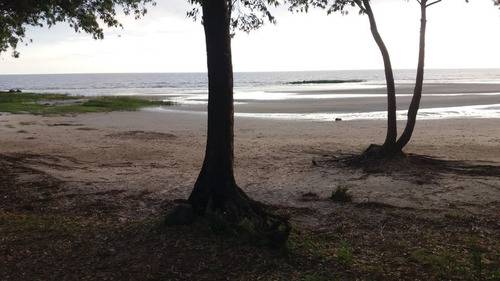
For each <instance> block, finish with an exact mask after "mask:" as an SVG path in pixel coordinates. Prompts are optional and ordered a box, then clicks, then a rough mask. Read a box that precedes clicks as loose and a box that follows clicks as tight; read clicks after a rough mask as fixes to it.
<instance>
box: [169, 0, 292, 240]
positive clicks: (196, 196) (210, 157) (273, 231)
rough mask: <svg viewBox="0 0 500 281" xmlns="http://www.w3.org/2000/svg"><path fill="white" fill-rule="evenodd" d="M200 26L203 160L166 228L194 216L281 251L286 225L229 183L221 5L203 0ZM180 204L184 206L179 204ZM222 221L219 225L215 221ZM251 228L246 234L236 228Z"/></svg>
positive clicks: (225, 24) (225, 31) (226, 44)
mask: <svg viewBox="0 0 500 281" xmlns="http://www.w3.org/2000/svg"><path fill="white" fill-rule="evenodd" d="M201 5H202V10H203V26H204V28H205V41H206V46H207V66H208V131H207V144H206V150H205V159H204V161H203V167H202V168H201V172H200V174H199V175H198V179H197V180H196V183H195V185H194V188H193V191H192V192H191V194H190V196H189V198H188V200H187V201H188V203H189V204H181V205H178V206H177V207H176V208H174V209H173V210H172V211H171V212H170V213H169V214H167V217H166V218H165V223H166V224H167V225H177V224H189V223H191V222H193V220H194V218H195V216H196V215H207V217H208V218H209V219H211V220H212V222H216V223H217V224H221V223H223V224H226V225H225V226H230V227H232V228H233V229H235V230H236V231H238V232H240V231H246V232H248V233H251V234H252V235H254V236H255V235H257V236H259V239H260V240H261V243H264V244H267V245H269V246H272V247H281V246H283V244H284V243H285V241H286V240H287V238H288V235H289V234H290V231H291V229H292V228H291V225H290V223H289V222H288V219H287V218H285V217H281V216H278V215H274V214H271V213H268V212H267V211H265V210H264V209H263V206H262V204H260V203H258V202H256V201H254V200H252V199H250V198H249V197H248V196H247V195H246V194H245V193H244V192H243V190H241V189H240V188H239V187H238V186H237V185H236V181H235V178H234V171H233V162H234V153H233V151H234V150H233V144H234V130H233V128H234V106H233V67H232V58H231V37H230V33H229V32H230V20H231V19H230V16H231V10H230V7H228V1H227V0H204V1H202V3H201ZM182 201H183V202H184V200H182ZM221 217H222V220H221V219H220V218H221ZM244 219H249V220H251V221H252V222H253V226H252V228H253V229H251V230H250V231H248V230H247V229H246V228H245V227H244V226H241V225H238V222H241V221H242V220H244Z"/></svg>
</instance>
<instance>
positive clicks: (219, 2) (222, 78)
mask: <svg viewBox="0 0 500 281" xmlns="http://www.w3.org/2000/svg"><path fill="white" fill-rule="evenodd" d="M202 10H203V26H204V29H205V41H206V49H207V66H208V131H207V143H206V150H205V159H204V161H203V167H202V169H201V172H200V174H199V176H198V179H197V181H196V183H195V185H194V188H193V191H192V192H191V195H190V196H189V199H188V201H189V203H190V204H191V205H192V206H193V209H194V211H195V212H196V213H198V214H205V213H206V212H207V211H209V212H220V213H225V214H228V215H229V216H232V218H231V219H233V220H238V219H240V217H241V214H242V213H244V212H245V211H247V210H248V209H249V208H250V207H249V203H248V201H249V200H248V197H247V196H246V195H245V194H244V193H243V191H242V190H241V189H240V188H239V187H238V186H237V185H236V181H235V178H234V173H233V162H234V154H233V140H234V135H233V127H234V107H233V68H232V58H231V37H230V33H229V30H230V29H229V24H230V11H229V8H228V6H227V0H206V1H203V4H202Z"/></svg>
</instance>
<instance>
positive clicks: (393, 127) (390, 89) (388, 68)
mask: <svg viewBox="0 0 500 281" xmlns="http://www.w3.org/2000/svg"><path fill="white" fill-rule="evenodd" d="M362 1H363V7H364V8H363V7H361V8H362V9H363V10H364V11H365V13H366V14H367V15H368V18H369V19H370V29H371V32H372V35H373V38H374V39H375V42H376V43H377V46H378V47H379V49H380V52H381V53H382V58H383V60H384V71H385V80H386V85H387V135H386V138H385V141H384V144H383V145H382V150H383V152H382V153H383V154H386V153H390V152H391V151H393V150H394V147H395V144H396V138H397V134H398V129H397V120H396V109H397V105H396V87H395V83H394V74H393V70H392V64H391V58H390V56H389V51H388V50H387V47H386V46H385V43H384V41H383V40H382V37H381V36H380V33H379V32H378V28H377V23H376V21H375V15H374V14H373V10H372V8H371V5H370V1H369V0H362ZM357 3H358V5H360V4H361V3H360V2H359V1H358V2H357Z"/></svg>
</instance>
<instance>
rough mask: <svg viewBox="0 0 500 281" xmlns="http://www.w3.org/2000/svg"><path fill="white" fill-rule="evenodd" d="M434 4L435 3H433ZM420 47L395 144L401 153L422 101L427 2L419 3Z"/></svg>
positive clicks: (409, 136)
mask: <svg viewBox="0 0 500 281" xmlns="http://www.w3.org/2000/svg"><path fill="white" fill-rule="evenodd" d="M435 3H436V2H435ZM420 12H421V19H420V43H419V44H420V45H419V54H418V67H417V77H416V81H415V89H414V91H413V98H412V100H411V103H410V107H409V108H408V121H407V122H406V127H405V130H404V131H403V133H402V134H401V136H400V137H399V139H398V141H397V143H396V149H397V151H402V149H403V147H405V146H406V145H407V144H408V142H409V141H410V139H411V136H412V134H413V130H414V129H415V125H416V123H417V114H418V110H419V108H420V100H421V99H422V88H423V84H424V62H425V30H426V26H427V0H421V1H420Z"/></svg>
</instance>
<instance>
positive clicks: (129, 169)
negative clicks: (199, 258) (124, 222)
mask: <svg viewBox="0 0 500 281" xmlns="http://www.w3.org/2000/svg"><path fill="white" fill-rule="evenodd" d="M498 122H499V121H498V119H444V120H426V121H420V122H418V124H417V128H416V130H415V133H414V136H413V139H412V140H411V142H410V143H409V145H408V146H407V148H406V149H405V151H406V152H407V153H413V154H418V155H428V156H432V157H436V158H439V159H441V160H446V161H464V162H465V164H466V168H464V169H462V170H459V171H458V172H457V171H451V172H446V171H444V172H443V171H437V170H436V171H433V169H432V168H431V169H423V170H421V171H420V170H418V169H417V170H413V171H411V173H405V171H404V169H402V170H401V169H394V171H392V172H390V173H368V172H366V171H363V170H361V169H352V168H346V167H344V166H342V165H340V164H338V163H337V164H336V161H335V160H336V159H339V158H341V157H343V156H345V155H348V154H359V153H361V152H362V151H363V149H365V148H366V147H367V146H368V145H369V144H371V143H377V144H380V143H381V142H382V141H383V139H384V137H385V121H342V122H312V121H297V120H293V121H290V120H288V121H285V120H269V119H259V118H243V117H237V118H236V119H235V145H234V147H235V176H236V179H237V183H238V184H239V185H240V187H241V188H242V189H243V190H244V191H246V192H247V193H248V194H249V196H251V197H252V198H254V199H257V200H260V201H263V202H265V203H269V204H273V205H279V206H287V207H300V208H302V207H304V208H312V209H316V210H319V211H321V212H324V213H328V212H329V211H331V209H332V208H336V207H335V204H334V203H332V202H331V201H329V200H326V199H327V198H328V197H329V196H330V195H331V193H332V191H333V190H334V189H335V188H336V186H337V185H339V184H344V185H348V186H350V190H351V194H352V196H353V200H354V202H355V203H363V202H375V203H377V204H387V205H391V206H394V207H400V208H409V209H416V210H441V211H443V210H450V211H456V212H460V213H469V214H472V215H484V214H487V215H488V216H493V217H496V218H498V217H499V214H500V176H499V174H498V170H499V169H500V168H499V166H500V149H499V147H500V131H499V130H498V124H499V123H498ZM400 125H401V126H400V127H401V128H402V126H403V125H404V123H401V124H400ZM0 133H1V135H2V145H1V146H0V154H3V155H7V156H9V157H13V158H15V159H17V160H18V161H21V162H22V163H24V164H25V165H27V166H29V167H32V168H35V169H38V170H41V171H43V172H45V173H47V174H48V175H50V176H52V177H54V178H56V179H57V180H59V181H61V182H62V185H63V189H64V196H62V195H61V196H60V198H64V200H63V204H65V205H67V206H71V205H72V204H79V202H80V203H81V200H84V199H82V198H88V200H94V201H95V200H97V201H99V202H101V203H105V204H108V205H110V206H113V208H114V209H113V210H108V211H109V212H117V214H118V215H117V216H118V217H121V218H122V219H129V218H133V217H144V216H149V215H158V212H159V207H158V206H161V204H163V203H165V202H172V200H174V199H178V198H184V199H185V198H187V197H188V195H189V193H190V191H191V189H192V188H193V185H194V183H195V180H196V177H197V176H198V173H199V171H200V169H201V164H202V160H203V157H204V148H205V138H206V115H205V114H201V113H196V112H195V113H193V112H182V111H178V108H177V107H172V108H171V110H165V111H162V112H151V111H139V112H112V113H98V114H80V115H76V116H56V117H47V116H33V115H1V116H0ZM313 159H314V160H315V161H316V162H317V163H318V164H319V165H313V164H312V162H313ZM449 163H455V162H449ZM455 164H456V163H455ZM456 165H458V164H456ZM485 167H489V168H485ZM488 169H489V170H488ZM486 170H488V171H490V172H485V171H486ZM470 171H472V172H470ZM491 171H493V172H491ZM495 173H496V174H495ZM20 180H23V179H20ZM24 180H30V179H24ZM138 194H140V195H141V196H140V198H141V199H140V200H136V201H134V203H133V205H127V206H124V205H126V204H124V203H122V202H120V200H121V199H123V200H125V199H126V198H131V197H133V196H137V195H138ZM308 195H313V197H314V198H315V200H306V199H307V198H309V197H308ZM85 200H87V199H85ZM89 202H90V201H89ZM89 202H87V204H91V202H90V203H89ZM123 202H128V201H126V200H125V201H123ZM127 204H128V203H127ZM110 208H111V207H110ZM297 220H298V221H299V223H311V221H302V222H301V221H300V219H297Z"/></svg>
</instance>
